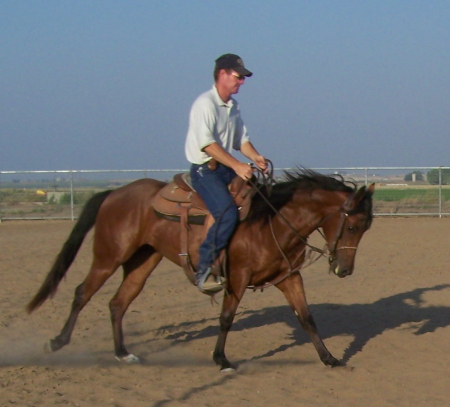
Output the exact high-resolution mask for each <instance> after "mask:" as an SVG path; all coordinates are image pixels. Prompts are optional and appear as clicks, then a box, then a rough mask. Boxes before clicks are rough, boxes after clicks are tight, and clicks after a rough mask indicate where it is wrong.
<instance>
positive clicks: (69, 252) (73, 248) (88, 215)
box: [26, 191, 112, 313]
mask: <svg viewBox="0 0 450 407" xmlns="http://www.w3.org/2000/svg"><path fill="white" fill-rule="evenodd" d="M111 192H112V191H103V192H100V193H98V194H95V195H94V196H93V197H92V198H91V199H89V201H87V203H86V205H85V206H84V208H83V211H82V212H81V215H80V217H79V219H78V221H77V223H76V224H75V226H74V228H73V229H72V232H71V233H70V236H69V238H68V239H67V241H66V243H64V246H63V248H62V249H61V251H60V253H59V254H58V257H57V258H56V260H55V262H54V263H53V267H52V268H51V270H50V272H49V273H48V274H47V277H46V278H45V281H44V282H43V283H42V286H41V288H40V289H39V291H38V292H37V294H36V295H35V296H34V298H33V299H32V300H31V301H30V303H29V304H28V305H27V308H26V310H27V312H28V313H31V312H33V311H34V310H35V309H36V308H38V307H40V306H41V305H42V304H43V303H44V301H45V300H46V299H47V298H49V297H53V295H54V294H55V292H56V289H57V288H58V284H59V282H60V281H61V280H62V278H63V277H64V276H65V274H66V273H67V270H68V269H69V267H70V265H71V264H72V262H73V260H74V259H75V256H76V255H77V253H78V250H79V249H80V247H81V244H82V243H83V240H84V238H85V237H86V235H87V233H88V232H89V231H90V230H91V229H92V227H93V226H94V224H95V219H96V217H97V213H98V211H99V210H100V206H101V205H102V203H103V201H104V200H105V199H106V197H107V196H108V195H109V194H110V193H111Z"/></svg>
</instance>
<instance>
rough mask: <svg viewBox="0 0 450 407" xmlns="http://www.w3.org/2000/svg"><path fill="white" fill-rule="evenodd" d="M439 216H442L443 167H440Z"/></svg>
mask: <svg viewBox="0 0 450 407" xmlns="http://www.w3.org/2000/svg"><path fill="white" fill-rule="evenodd" d="M439 218H442V167H439Z"/></svg>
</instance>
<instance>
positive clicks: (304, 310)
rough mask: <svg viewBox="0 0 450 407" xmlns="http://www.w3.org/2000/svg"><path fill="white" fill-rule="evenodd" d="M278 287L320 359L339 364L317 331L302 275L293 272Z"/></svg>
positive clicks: (335, 364) (327, 363) (328, 363)
mask: <svg viewBox="0 0 450 407" xmlns="http://www.w3.org/2000/svg"><path fill="white" fill-rule="evenodd" d="M277 288H279V289H280V290H281V291H282V292H283V294H284V295H285V297H286V299H287V300H288V302H289V305H290V306H291V308H292V309H293V310H294V312H295V314H296V315H297V317H298V319H299V321H300V324H301V325H302V327H303V329H304V330H305V331H306V333H307V334H308V336H309V338H310V339H311V341H312V343H313V344H314V347H315V348H316V350H317V353H318V354H319V357H320V360H321V361H322V362H323V363H324V364H325V365H330V366H339V365H340V364H341V363H340V362H339V361H338V360H337V359H336V358H335V357H334V356H333V355H332V354H331V353H330V352H329V351H328V349H327V348H326V347H325V344H324V343H323V341H322V339H321V338H320V336H319V334H318V332H317V327H316V323H315V322H314V319H313V317H312V315H311V312H310V311H309V307H308V304H307V302H306V296H305V290H304V288H303V279H302V277H301V275H300V274H299V273H296V274H293V275H292V276H290V277H289V278H287V279H285V280H283V281H282V282H281V283H279V284H278V285H277Z"/></svg>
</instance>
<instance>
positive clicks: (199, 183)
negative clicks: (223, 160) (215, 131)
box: [190, 164, 239, 274]
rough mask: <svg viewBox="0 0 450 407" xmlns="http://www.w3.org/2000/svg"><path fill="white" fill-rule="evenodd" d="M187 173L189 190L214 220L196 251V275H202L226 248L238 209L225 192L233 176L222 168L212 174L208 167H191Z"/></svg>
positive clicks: (218, 167) (221, 166) (233, 174)
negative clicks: (193, 190) (190, 181)
mask: <svg viewBox="0 0 450 407" xmlns="http://www.w3.org/2000/svg"><path fill="white" fill-rule="evenodd" d="M190 173H191V179H192V186H193V187H194V189H195V190H196V191H197V192H198V194H199V195H200V196H201V198H202V199H203V201H204V202H205V205H206V207H207V208H208V210H209V212H211V214H212V216H213V218H214V220H215V222H214V224H213V225H212V226H211V228H210V229H209V231H208V233H207V235H206V238H205V240H204V241H203V243H202V244H201V245H200V249H199V255H200V259H199V262H198V264H197V273H198V274H202V273H204V272H205V271H206V269H207V268H208V267H209V266H211V265H212V264H213V263H214V260H215V259H216V258H217V256H218V255H219V253H220V251H221V250H222V249H223V248H224V247H225V246H226V245H227V244H228V241H229V239H230V237H231V235H232V234H233V232H234V229H235V228H236V225H237V223H238V221H239V213H238V209H237V207H236V204H235V203H234V200H233V197H232V196H231V194H230V192H229V190H228V184H229V183H230V182H231V181H232V179H233V178H234V177H236V173H235V172H234V170H232V169H231V168H229V167H226V166H225V165H222V164H218V166H217V168H216V169H215V170H210V169H209V168H208V165H207V164H202V165H198V164H192V165H191V170H190Z"/></svg>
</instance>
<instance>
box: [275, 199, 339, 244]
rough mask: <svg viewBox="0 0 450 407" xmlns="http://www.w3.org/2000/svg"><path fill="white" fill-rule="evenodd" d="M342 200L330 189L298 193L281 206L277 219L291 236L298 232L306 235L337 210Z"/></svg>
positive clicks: (303, 235)
mask: <svg viewBox="0 0 450 407" xmlns="http://www.w3.org/2000/svg"><path fill="white" fill-rule="evenodd" d="M344 201H345V198H344V197H343V196H337V195H336V193H335V192H330V191H313V193H312V194H310V193H303V194H299V195H297V196H294V198H293V199H292V201H291V202H289V203H288V204H287V205H285V206H284V207H283V208H282V210H281V211H280V214H281V216H279V218H280V219H278V221H281V224H284V228H288V229H291V234H292V235H293V236H295V235H296V234H297V233H298V234H299V235H300V236H302V237H308V236H309V235H310V234H311V233H312V232H314V231H315V230H316V229H317V228H319V227H320V226H321V224H322V223H323V221H324V220H325V219H327V218H328V217H329V216H330V215H331V214H333V213H335V212H336V211H338V210H339V208H340V206H341V205H342V203H343V202H344ZM283 218H284V219H283ZM286 221H288V222H286ZM287 223H289V225H290V226H289V225H288V224H287ZM292 229H294V230H295V232H294V230H292Z"/></svg>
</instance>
